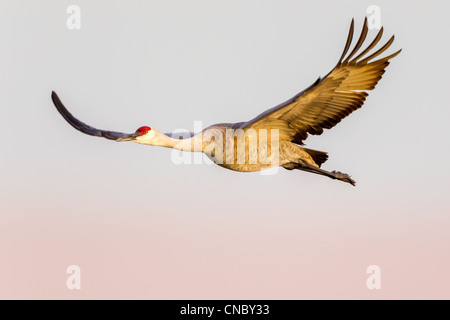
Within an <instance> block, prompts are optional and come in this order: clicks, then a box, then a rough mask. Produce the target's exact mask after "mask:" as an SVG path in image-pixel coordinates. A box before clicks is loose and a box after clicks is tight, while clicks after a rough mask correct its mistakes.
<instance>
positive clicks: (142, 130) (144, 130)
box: [136, 127, 152, 135]
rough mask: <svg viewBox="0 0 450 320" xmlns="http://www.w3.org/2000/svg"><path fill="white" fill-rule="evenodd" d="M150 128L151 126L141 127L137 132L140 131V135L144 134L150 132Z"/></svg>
mask: <svg viewBox="0 0 450 320" xmlns="http://www.w3.org/2000/svg"><path fill="white" fill-rule="evenodd" d="M150 130H152V129H151V128H150V127H140V128H139V129H137V130H136V133H138V134H139V135H143V134H146V133H148V132H149V131H150Z"/></svg>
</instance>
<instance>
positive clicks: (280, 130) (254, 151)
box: [52, 19, 401, 185]
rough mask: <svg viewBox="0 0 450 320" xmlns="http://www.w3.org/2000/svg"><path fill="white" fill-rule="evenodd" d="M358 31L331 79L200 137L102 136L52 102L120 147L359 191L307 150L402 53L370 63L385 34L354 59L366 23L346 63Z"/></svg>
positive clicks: (147, 131)
mask: <svg viewBox="0 0 450 320" xmlns="http://www.w3.org/2000/svg"><path fill="white" fill-rule="evenodd" d="M353 28H354V23H353V21H352V24H351V26H350V32H349V36H348V38H347V43H346V45H345V49H344V52H343V54H342V56H341V58H340V59H339V62H338V64H337V65H336V67H335V68H334V69H333V70H332V71H331V72H330V73H329V74H328V75H327V76H325V77H324V78H319V79H318V80H317V81H316V82H314V83H313V84H312V85H311V86H309V87H308V88H306V89H305V90H304V91H302V92H300V93H299V94H297V95H295V96H294V97H293V98H291V99H289V100H287V101H286V102H284V103H281V104H280V105H278V106H275V107H273V108H271V109H269V110H267V111H265V112H263V113H261V114H260V115H258V116H257V117H255V118H254V119H252V120H250V121H246V122H239V123H220V124H215V125H212V126H210V127H208V128H206V129H204V130H203V131H201V132H199V133H196V134H193V133H177V134H171V133H162V132H160V131H158V130H156V129H154V128H150V127H147V126H145V127H140V128H138V130H136V132H134V133H132V134H126V133H121V132H114V131H106V130H99V129H96V128H93V127H91V126H89V125H87V124H85V123H83V122H81V121H79V120H78V119H76V118H75V117H74V116H72V114H70V112H69V111H68V110H67V109H66V108H65V107H64V105H63V104H62V102H61V100H60V99H59V97H58V96H57V95H56V93H54V92H53V93H52V99H53V102H54V104H55V106H56V108H57V109H58V111H59V112H60V113H61V115H62V116H63V117H64V118H65V119H66V120H67V121H68V122H69V123H70V124H71V125H72V126H73V127H74V128H76V129H77V130H80V131H82V132H83V133H86V134H89V135H93V136H98V137H104V138H107V139H110V140H116V141H119V142H120V141H133V142H135V143H140V144H146V145H152V146H161V147H167V148H174V149H178V150H181V151H186V152H202V153H204V154H206V155H207V156H208V157H209V158H210V159H211V160H213V161H214V162H215V163H216V164H218V165H219V166H221V167H224V168H226V169H230V170H234V171H240V172H253V171H260V170H264V169H268V168H271V167H274V166H281V167H283V168H285V169H288V170H292V169H299V170H303V171H307V172H312V173H315V174H320V175H324V176H327V177H329V178H332V179H337V180H341V181H344V182H348V183H350V184H352V185H355V181H354V180H352V179H351V178H350V176H349V175H347V174H345V173H341V172H336V171H331V172H330V171H326V170H323V169H321V168H320V166H321V165H322V164H323V163H324V162H325V161H326V160H327V159H328V155H327V153H326V152H323V151H317V150H312V149H307V148H304V147H303V141H304V140H305V139H306V138H307V136H308V134H313V135H320V134H321V133H322V132H323V130H324V129H330V128H332V127H333V126H335V125H336V124H337V123H339V122H340V121H341V119H343V118H345V117H346V116H348V115H349V114H350V113H352V112H353V111H355V110H356V109H358V108H360V107H361V106H362V105H363V103H364V101H365V98H366V97H367V95H368V94H367V92H366V91H365V90H372V89H374V88H375V85H376V84H377V83H378V81H379V80H380V79H381V76H382V75H383V73H384V72H385V70H384V69H385V68H386V67H387V66H388V65H389V59H391V58H393V57H395V56H396V55H397V54H398V53H400V51H401V50H399V51H397V52H395V53H393V54H391V55H389V56H387V57H384V58H381V59H379V60H376V61H371V60H373V59H374V58H375V57H377V56H378V55H380V54H381V53H383V52H384V51H385V50H386V49H387V48H389V46H390V45H391V44H392V42H393V40H394V37H392V38H391V39H390V40H389V41H388V42H387V43H386V44H385V45H384V46H383V47H381V48H380V49H379V50H377V51H376V52H375V53H372V54H371V55H369V56H367V54H368V53H369V52H370V51H371V49H372V48H373V47H374V46H375V45H376V44H377V43H378V42H379V40H380V38H381V35H382V33H383V28H382V29H381V30H380V31H379V32H378V34H377V36H376V37H375V39H374V40H373V41H372V43H371V44H370V45H369V46H368V47H366V49H364V50H363V52H361V53H360V54H359V55H358V56H357V57H355V58H353V56H354V55H355V54H356V53H357V51H358V50H359V49H360V47H361V46H362V44H363V42H364V40H365V38H366V36H367V33H368V27H367V19H366V20H365V21H364V26H363V29H362V32H361V36H360V37H359V40H358V41H357V43H356V45H355V47H354V49H353V50H352V51H351V52H350V54H348V56H347V57H346V55H347V52H348V50H349V48H350V44H351V42H352V37H353ZM345 57H346V58H345ZM344 58H345V59H344ZM352 58H353V59H352Z"/></svg>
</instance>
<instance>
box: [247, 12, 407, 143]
mask: <svg viewBox="0 0 450 320" xmlns="http://www.w3.org/2000/svg"><path fill="white" fill-rule="evenodd" d="M353 31H354V20H352V23H351V25H350V32H349V35H348V38H347V43H346V45H345V49H344V52H343V53H342V56H341V58H340V59H339V62H338V64H337V65H336V67H334V69H333V70H332V71H331V72H330V73H329V74H328V75H327V76H325V77H324V78H323V79H321V78H319V79H318V80H317V81H316V82H315V83H313V84H312V85H311V86H310V87H308V88H307V89H305V90H304V91H302V92H300V93H299V94H297V95H296V96H294V97H293V98H291V99H289V100H288V101H286V102H284V103H282V104H280V105H278V106H276V107H274V108H272V109H269V110H267V111H265V112H263V113H262V114H260V115H259V116H257V117H256V118H254V119H252V120H250V121H248V122H246V123H244V124H243V125H242V126H241V128H243V129H247V128H254V129H262V128H265V129H279V130H280V138H281V139H285V140H289V141H292V142H294V143H298V144H302V142H303V140H305V139H306V138H307V137H308V133H310V134H313V135H320V134H321V133H322V132H323V129H331V128H332V127H334V126H335V125H336V124H337V123H339V122H340V121H341V120H342V119H343V118H345V117H346V116H348V115H349V114H350V113H352V112H353V111H355V110H356V109H359V108H360V107H361V106H362V105H363V103H364V101H365V99H366V97H367V95H368V93H367V92H365V90H372V89H374V88H375V85H376V84H377V83H378V81H379V80H380V79H381V77H382V75H383V73H384V72H385V68H386V67H387V66H388V65H389V59H391V58H393V57H395V56H396V55H397V54H399V53H400V51H401V50H399V51H397V52H395V53H393V54H391V55H389V56H387V57H384V58H382V59H379V60H376V61H371V60H373V59H374V58H375V57H377V56H378V55H380V54H381V53H383V52H384V51H385V50H386V49H387V48H389V46H390V45H391V44H392V42H393V41H394V36H392V37H391V39H390V40H389V41H388V42H387V43H386V44H385V45H384V46H382V47H381V48H380V49H379V50H377V51H376V52H374V53H372V54H370V55H368V53H369V52H371V49H372V48H373V47H375V45H376V44H377V43H378V42H379V41H380V39H381V36H382V34H383V28H381V29H380V31H379V32H378V34H377V36H376V37H375V39H374V40H373V41H372V43H371V44H370V45H369V46H368V47H367V48H366V49H364V50H363V51H362V52H361V53H360V54H359V55H358V56H356V57H355V58H353V56H354V55H355V54H356V53H357V52H358V50H359V49H360V48H361V46H362V44H363V42H364V40H365V39H366V36H367V32H368V27H367V18H366V19H365V20H364V26H363V29H362V32H361V35H360V37H359V40H358V41H357V43H356V45H355V47H354V48H353V50H352V51H351V52H350V54H349V55H348V56H347V58H345V56H346V54H347V52H348V50H349V48H350V44H351V42H352V38H353ZM344 58H345V59H344ZM352 58H353V59H352ZM350 59H352V60H350Z"/></svg>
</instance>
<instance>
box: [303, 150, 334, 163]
mask: <svg viewBox="0 0 450 320" xmlns="http://www.w3.org/2000/svg"><path fill="white" fill-rule="evenodd" d="M303 150H305V151H306V152H308V154H309V155H310V156H311V158H313V160H314V162H315V163H316V164H317V165H318V166H319V168H320V166H321V165H322V163H324V162H325V161H327V160H328V153H326V152H323V151H317V150H312V149H307V148H303Z"/></svg>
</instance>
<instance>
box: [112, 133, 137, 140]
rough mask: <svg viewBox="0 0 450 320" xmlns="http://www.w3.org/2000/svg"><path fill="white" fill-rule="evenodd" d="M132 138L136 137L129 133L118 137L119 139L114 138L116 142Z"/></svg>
mask: <svg viewBox="0 0 450 320" xmlns="http://www.w3.org/2000/svg"><path fill="white" fill-rule="evenodd" d="M134 138H136V135H135V134H134V133H133V134H129V135H126V136H123V137H120V138H119V139H116V141H117V142H123V141H132V140H134Z"/></svg>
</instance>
